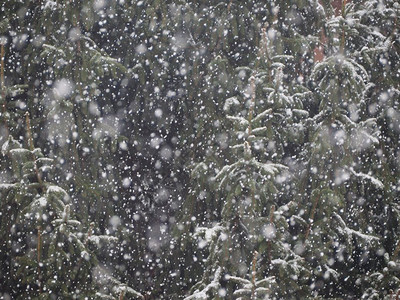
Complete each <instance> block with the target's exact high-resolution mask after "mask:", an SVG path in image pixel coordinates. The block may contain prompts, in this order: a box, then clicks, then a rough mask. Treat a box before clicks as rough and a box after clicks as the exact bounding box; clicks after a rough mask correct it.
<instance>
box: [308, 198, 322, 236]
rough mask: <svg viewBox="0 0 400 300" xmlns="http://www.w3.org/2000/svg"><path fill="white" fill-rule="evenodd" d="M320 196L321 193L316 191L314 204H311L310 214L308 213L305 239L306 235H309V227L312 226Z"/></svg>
mask: <svg viewBox="0 0 400 300" xmlns="http://www.w3.org/2000/svg"><path fill="white" fill-rule="evenodd" d="M320 197H321V193H318V196H317V197H315V200H314V204H313V207H312V210H311V214H310V223H309V224H308V228H307V231H306V234H305V237H304V240H305V241H306V240H307V239H308V236H309V235H310V231H311V227H312V224H313V223H314V217H315V212H316V210H317V206H318V202H319V198H320Z"/></svg>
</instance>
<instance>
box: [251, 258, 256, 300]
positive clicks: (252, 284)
mask: <svg viewBox="0 0 400 300" xmlns="http://www.w3.org/2000/svg"><path fill="white" fill-rule="evenodd" d="M257 255H258V252H257V251H254V254H253V268H252V272H251V275H252V277H251V299H255V297H254V296H255V292H256V264H257Z"/></svg>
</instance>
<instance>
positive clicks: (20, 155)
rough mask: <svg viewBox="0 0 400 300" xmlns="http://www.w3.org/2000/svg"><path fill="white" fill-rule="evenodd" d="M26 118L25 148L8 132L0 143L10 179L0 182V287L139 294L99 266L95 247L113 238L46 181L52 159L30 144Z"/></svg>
mask: <svg viewBox="0 0 400 300" xmlns="http://www.w3.org/2000/svg"><path fill="white" fill-rule="evenodd" d="M26 121H27V125H26V126H27V141H28V143H29V149H30V150H29V149H26V148H23V147H22V145H21V144H20V143H19V142H17V141H15V140H14V139H13V138H12V136H9V138H8V140H7V141H6V142H5V143H4V144H3V146H2V155H3V156H4V157H8V158H9V161H10V162H11V166H10V167H9V168H6V170H4V171H3V172H2V175H3V176H6V177H8V178H9V180H10V183H2V184H1V199H2V202H1V216H2V217H1V226H0V232H1V236H2V238H1V240H2V244H1V250H0V253H1V257H2V272H1V279H2V292H3V293H6V294H8V296H10V297H12V298H15V299H25V298H36V297H37V298H44V299H48V298H52V297H75V296H76V297H89V298H94V297H98V298H102V297H103V296H107V294H108V295H110V294H114V296H120V295H122V296H121V297H123V295H126V296H129V297H139V298H142V295H141V294H140V293H138V292H136V291H134V290H133V289H131V288H129V287H127V286H126V285H124V284H122V283H120V282H119V281H118V280H116V279H115V278H113V277H112V276H111V275H108V274H107V273H106V272H105V270H102V269H101V267H100V264H99V262H98V260H97V257H96V248H98V247H101V246H104V245H106V244H107V245H109V246H110V243H111V244H112V243H116V242H117V239H116V238H115V237H112V236H104V235H95V234H93V230H94V224H91V225H90V226H89V227H88V228H84V226H83V224H82V222H80V221H78V220H76V219H74V218H73V215H74V214H73V212H72V211H71V207H72V203H71V198H70V197H69V195H68V193H67V192H66V191H65V190H64V189H62V188H61V187H59V186H57V185H55V184H53V183H51V171H52V169H53V160H52V159H49V158H46V157H44V155H43V154H42V152H41V150H40V149H39V148H35V147H34V145H33V138H32V132H31V127H30V119H29V115H28V114H27V115H26ZM6 294H5V295H6Z"/></svg>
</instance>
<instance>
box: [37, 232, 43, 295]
mask: <svg viewBox="0 0 400 300" xmlns="http://www.w3.org/2000/svg"><path fill="white" fill-rule="evenodd" d="M37 229H38V233H37V277H38V279H37V280H38V286H39V294H41V293H42V282H41V274H40V257H41V248H42V242H41V239H42V233H41V227H40V226H38V228H37Z"/></svg>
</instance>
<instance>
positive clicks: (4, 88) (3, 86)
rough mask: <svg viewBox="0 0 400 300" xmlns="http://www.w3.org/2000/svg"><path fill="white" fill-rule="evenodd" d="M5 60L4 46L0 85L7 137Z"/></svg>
mask: <svg viewBox="0 0 400 300" xmlns="http://www.w3.org/2000/svg"><path fill="white" fill-rule="evenodd" d="M4 58H5V47H4V44H3V43H1V45H0V84H1V100H2V101H3V104H2V112H3V123H4V127H5V130H6V137H7V136H8V132H9V130H8V124H7V116H6V114H7V102H6V87H5V82H4Z"/></svg>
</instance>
